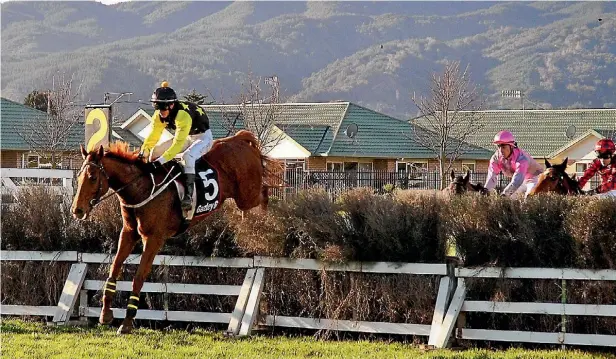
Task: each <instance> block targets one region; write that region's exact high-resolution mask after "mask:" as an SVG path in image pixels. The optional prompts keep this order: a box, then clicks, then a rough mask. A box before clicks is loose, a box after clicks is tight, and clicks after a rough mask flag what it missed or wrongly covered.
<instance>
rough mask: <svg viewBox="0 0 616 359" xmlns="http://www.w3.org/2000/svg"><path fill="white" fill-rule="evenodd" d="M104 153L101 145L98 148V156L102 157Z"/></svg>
mask: <svg viewBox="0 0 616 359" xmlns="http://www.w3.org/2000/svg"><path fill="white" fill-rule="evenodd" d="M104 154H105V149H104V148H103V145H101V146H100V147H99V148H98V158H103V155H104Z"/></svg>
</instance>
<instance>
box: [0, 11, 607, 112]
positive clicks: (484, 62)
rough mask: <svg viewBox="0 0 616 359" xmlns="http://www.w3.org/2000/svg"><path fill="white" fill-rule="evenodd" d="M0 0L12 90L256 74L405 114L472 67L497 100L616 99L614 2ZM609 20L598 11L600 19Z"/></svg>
mask: <svg viewBox="0 0 616 359" xmlns="http://www.w3.org/2000/svg"><path fill="white" fill-rule="evenodd" d="M0 6H1V20H2V21H1V32H2V33H1V45H2V53H1V61H2V69H1V72H2V81H1V82H2V83H1V90H2V96H3V97H7V98H9V99H12V100H15V101H19V102H21V101H22V100H23V98H24V97H25V95H26V94H27V93H29V92H30V91H32V90H33V89H43V88H47V87H50V86H51V82H52V78H53V76H54V74H59V73H66V74H72V75H73V76H74V78H75V82H76V83H79V84H81V89H80V94H81V97H82V100H83V101H84V102H100V101H102V98H103V94H104V93H105V92H123V91H131V92H133V93H134V95H133V96H132V97H131V101H133V102H134V101H136V100H137V99H143V100H146V101H147V99H148V98H149V96H150V94H151V92H152V90H153V89H154V88H155V87H156V86H157V85H158V84H159V83H160V82H161V81H162V80H168V81H170V83H171V85H172V86H173V87H174V88H175V89H176V90H177V91H178V92H179V93H180V94H182V93H187V92H188V91H190V90H191V89H193V88H194V89H196V90H197V91H200V92H203V93H211V95H212V96H213V97H214V98H215V99H216V100H218V101H225V102H230V101H233V100H234V96H235V95H236V94H237V93H239V91H240V87H241V83H242V81H243V80H244V79H245V77H246V73H248V72H252V73H253V74H254V75H256V76H271V75H273V74H276V75H277V76H278V78H279V79H280V82H281V93H282V96H283V97H284V98H286V99H288V100H292V101H298V102H299V101H334V100H347V101H353V102H355V103H358V104H361V105H364V106H367V107H370V108H372V109H375V110H379V111H382V112H385V113H387V114H390V115H394V116H398V117H401V118H405V117H409V116H413V115H415V114H416V112H417V109H416V108H415V106H414V105H413V104H412V102H411V101H410V96H411V94H412V93H413V92H415V93H425V91H426V86H427V84H428V80H429V78H430V74H431V73H432V72H433V71H438V70H440V69H441V68H442V64H443V63H444V62H445V61H447V60H460V61H461V62H462V63H463V64H464V65H466V64H468V65H470V70H471V73H472V78H473V80H474V81H475V82H477V83H478V84H480V85H481V86H482V88H483V89H484V92H485V94H486V95H487V96H488V98H489V105H490V107H492V108H511V107H513V108H519V107H520V106H521V104H520V100H519V99H502V98H501V97H500V93H501V90H505V89H521V90H524V91H525V94H526V98H525V101H524V102H525V103H524V105H525V107H526V108H532V107H535V108H536V107H542V108H567V107H596V108H601V107H615V106H616V96H614V95H615V94H616V4H615V3H613V2H537V3H533V2H511V3H508V2H381V1H377V2H296V1H289V2H235V3H230V2H175V1H174V2H124V3H119V4H115V5H109V6H108V5H103V4H101V3H98V2H94V1H88V2H72V1H71V2H16V1H10V2H5V3H2V5H0ZM599 19H600V20H599Z"/></svg>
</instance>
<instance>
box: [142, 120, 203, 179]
mask: <svg viewBox="0 0 616 359" xmlns="http://www.w3.org/2000/svg"><path fill="white" fill-rule="evenodd" d="M213 142H214V137H213V136H212V130H207V131H205V132H203V133H200V134H198V135H192V136H188V138H187V139H186V142H185V143H184V146H183V147H182V151H181V152H180V153H179V154H178V155H177V156H175V157H176V158H180V159H181V160H182V161H183V162H184V173H192V174H195V162H197V160H198V159H199V158H201V156H203V155H205V154H206V153H207V152H208V151H209V150H210V148H212V143H213ZM172 143H173V139H170V140H168V141H165V142H163V143H161V144H160V145H157V146H156V147H154V149H153V150H152V153H151V154H150V159H157V158H158V157H160V156H161V155H162V154H163V153H164V152H165V151H166V150H167V149H168V148H169V147H171V144H172Z"/></svg>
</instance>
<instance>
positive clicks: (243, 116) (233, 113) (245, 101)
mask: <svg viewBox="0 0 616 359" xmlns="http://www.w3.org/2000/svg"><path fill="white" fill-rule="evenodd" d="M279 88H280V84H279V82H278V77H277V76H272V77H265V78H263V77H255V76H254V75H253V74H252V72H248V74H247V75H246V77H245V79H244V81H243V83H242V88H241V90H240V93H239V95H238V96H237V99H236V102H235V103H236V104H235V105H232V106H225V105H224V102H223V103H221V106H220V111H221V113H222V121H223V123H222V125H223V126H224V127H225V128H226V129H227V130H228V131H229V132H230V133H235V132H237V131H238V130H240V129H247V130H250V131H252V132H253V133H254V134H255V135H256V136H257V138H258V139H259V143H260V145H261V151H262V152H263V153H264V154H267V153H269V152H270V151H271V150H272V149H273V148H274V147H276V145H277V144H278V143H280V141H282V140H283V139H284V137H285V135H289V131H290V130H291V129H292V124H290V123H288V122H286V121H285V120H284V119H283V118H282V107H281V104H280V95H279Z"/></svg>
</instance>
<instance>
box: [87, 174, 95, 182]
mask: <svg viewBox="0 0 616 359" xmlns="http://www.w3.org/2000/svg"><path fill="white" fill-rule="evenodd" d="M88 179H89V180H90V181H96V176H93V175H90V176H88Z"/></svg>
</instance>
